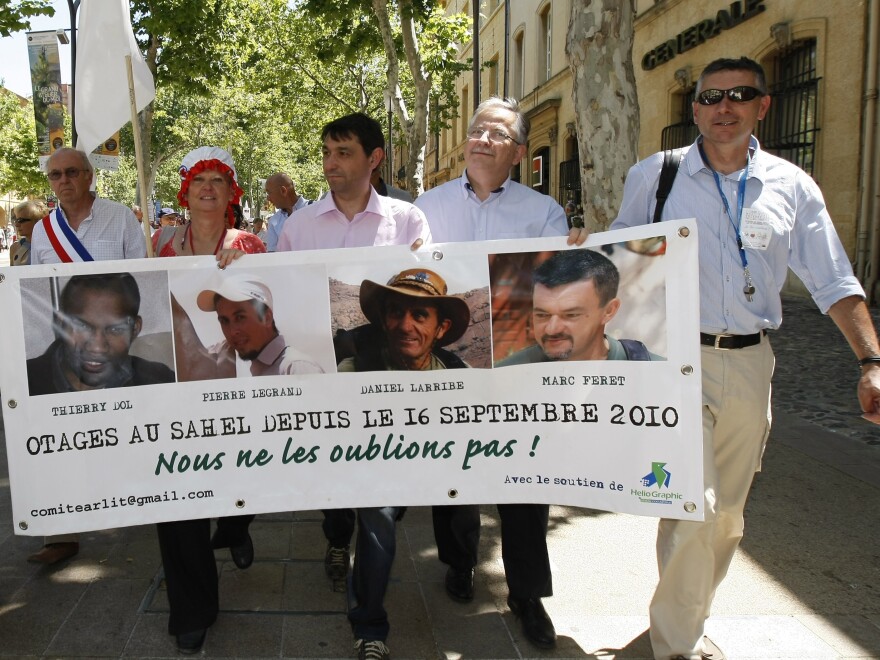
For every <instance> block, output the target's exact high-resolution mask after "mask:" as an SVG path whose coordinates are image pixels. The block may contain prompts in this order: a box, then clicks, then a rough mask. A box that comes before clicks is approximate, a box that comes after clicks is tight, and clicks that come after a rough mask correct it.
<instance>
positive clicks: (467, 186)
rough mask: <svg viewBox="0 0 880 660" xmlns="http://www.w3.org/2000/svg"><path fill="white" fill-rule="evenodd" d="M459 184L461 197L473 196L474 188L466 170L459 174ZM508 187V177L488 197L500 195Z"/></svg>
mask: <svg viewBox="0 0 880 660" xmlns="http://www.w3.org/2000/svg"><path fill="white" fill-rule="evenodd" d="M459 183H460V185H461V194H462V196H463V197H467V196H468V195H473V194H475V193H474V187H473V186H472V185H471V182H470V180H469V179H468V175H467V170H465V171H464V172H462V173H461V178H460V180H459ZM509 186H510V177H509V176H508V177H507V178H506V179H505V180H504V183H502V184H501V185H500V186H498V187H497V188H496V189H495V190H493V191H492V192H491V193H490V195H500V194H501V193H503V192H504V191H505V190H507V188H508V187H509Z"/></svg>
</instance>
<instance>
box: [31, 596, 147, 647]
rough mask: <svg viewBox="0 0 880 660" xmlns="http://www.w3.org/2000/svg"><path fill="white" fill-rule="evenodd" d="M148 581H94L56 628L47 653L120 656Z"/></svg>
mask: <svg viewBox="0 0 880 660" xmlns="http://www.w3.org/2000/svg"><path fill="white" fill-rule="evenodd" d="M148 587H149V580H96V581H94V582H92V583H91V584H89V586H88V589H87V590H86V591H85V593H84V594H83V596H82V598H81V599H80V600H79V601H78V602H77V604H76V606H75V607H74V608H73V610H72V611H71V612H70V616H69V617H68V618H67V620H66V621H65V622H64V623H63V624H62V626H61V627H60V628H59V629H58V632H57V634H56V635H55V637H54V638H53V639H52V643H51V644H50V645H49V648H48V649H47V653H49V654H52V655H60V656H89V655H106V656H109V657H119V656H120V655H121V654H122V652H123V650H124V649H125V646H126V643H127V642H128V638H129V636H130V635H131V630H132V628H133V627H134V624H135V623H136V621H137V616H138V607H139V606H140V603H141V601H142V600H143V597H144V592H145V591H146V590H147V588H148Z"/></svg>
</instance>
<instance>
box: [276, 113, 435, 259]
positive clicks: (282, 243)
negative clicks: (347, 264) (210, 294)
mask: <svg viewBox="0 0 880 660" xmlns="http://www.w3.org/2000/svg"><path fill="white" fill-rule="evenodd" d="M321 139H322V140H323V142H324V148H323V154H324V177H325V178H326V179H327V185H328V186H329V187H330V194H328V195H325V196H324V197H323V198H322V199H319V200H318V201H316V202H315V203H314V204H311V205H309V206H306V207H305V208H302V209H300V210H299V211H294V213H293V215H292V216H291V221H290V222H285V223H284V228H283V229H282V231H281V236H280V237H279V238H278V249H277V251H278V252H284V251H285V250H321V249H326V248H339V247H368V246H370V245H411V244H412V243H414V242H415V241H416V240H418V239H421V240H422V241H423V242H424V243H427V242H429V241H430V239H431V232H430V230H429V229H428V222H427V220H425V215H424V214H423V213H422V212H421V211H420V210H419V209H417V208H416V207H415V206H413V205H412V204H410V203H408V202H404V201H402V200H399V199H394V198H392V197H383V196H381V195H379V194H378V193H377V192H376V191H375V190H374V189H373V187H372V185H370V175H371V173H372V171H373V169H374V168H375V166H377V165H378V164H379V163H380V162H381V161H382V159H383V158H384V157H385V138H384V136H383V135H382V127H381V126H380V125H379V123H378V122H377V121H376V120H374V119H371V118H370V117H367V116H366V115H364V114H362V113H359V112H358V113H354V114H351V115H346V116H345V117H340V118H339V119H336V120H334V121H332V122H330V123H329V124H327V125H326V126H324V129H323V130H322V131H321Z"/></svg>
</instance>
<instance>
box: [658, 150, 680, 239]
mask: <svg viewBox="0 0 880 660" xmlns="http://www.w3.org/2000/svg"><path fill="white" fill-rule="evenodd" d="M680 163H681V151H680V150H678V149H667V150H666V151H664V152H663V169H661V170H660V182H659V183H658V184H657V206H655V207H654V219H653V220H652V221H651V222H660V216H661V215H662V214H663V207H664V206H666V199H667V198H668V197H669V191H670V190H672V184H673V183H674V182H675V175H676V174H678V166H679V164H680Z"/></svg>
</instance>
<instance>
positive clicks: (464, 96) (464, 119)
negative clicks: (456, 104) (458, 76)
mask: <svg viewBox="0 0 880 660" xmlns="http://www.w3.org/2000/svg"><path fill="white" fill-rule="evenodd" d="M470 116H471V111H470V107H469V106H468V88H467V87H462V88H461V117H460V118H461V139H462V141H464V140H467V129H468V117H470ZM456 142H458V140H456Z"/></svg>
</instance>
